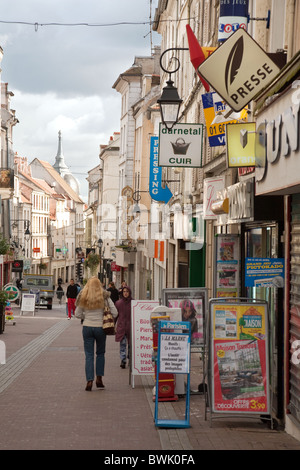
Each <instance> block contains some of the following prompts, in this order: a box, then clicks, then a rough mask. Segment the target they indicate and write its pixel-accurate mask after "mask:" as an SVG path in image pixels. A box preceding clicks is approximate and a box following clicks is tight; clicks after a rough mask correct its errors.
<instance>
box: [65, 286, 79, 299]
mask: <svg viewBox="0 0 300 470" xmlns="http://www.w3.org/2000/svg"><path fill="white" fill-rule="evenodd" d="M76 297H77V286H76V285H75V284H74V285H73V286H71V285H69V286H68V288H67V298H68V299H76Z"/></svg>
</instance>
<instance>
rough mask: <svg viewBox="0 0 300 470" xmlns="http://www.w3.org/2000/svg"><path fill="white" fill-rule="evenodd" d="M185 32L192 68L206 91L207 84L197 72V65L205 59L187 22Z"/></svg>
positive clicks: (207, 89)
mask: <svg viewBox="0 0 300 470" xmlns="http://www.w3.org/2000/svg"><path fill="white" fill-rule="evenodd" d="M186 32H187V37H188V42H189V50H190V58H191V62H192V64H193V66H194V69H195V70H196V72H197V74H198V76H199V78H200V80H201V82H202V84H203V86H204V88H205V90H206V91H209V84H208V83H207V82H206V81H205V80H204V78H202V77H201V75H200V74H199V72H198V67H199V65H200V64H202V62H204V61H205V55H204V52H203V50H202V47H201V46H200V44H199V42H198V41H197V38H196V36H195V34H194V33H193V31H192V29H191V27H190V25H189V24H187V25H186Z"/></svg>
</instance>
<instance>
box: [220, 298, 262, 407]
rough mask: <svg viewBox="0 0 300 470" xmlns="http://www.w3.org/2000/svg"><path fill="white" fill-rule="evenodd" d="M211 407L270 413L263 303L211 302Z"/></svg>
mask: <svg viewBox="0 0 300 470" xmlns="http://www.w3.org/2000/svg"><path fill="white" fill-rule="evenodd" d="M211 327H212V332H211V353H212V357H213V366H212V409H213V411H214V412H221V413H248V414H249V413H250V414H256V413H257V414H269V412H270V410H269V408H270V403H269V396H270V394H269V378H268V377H269V367H268V364H269V352H268V319H267V308H266V305H265V304H256V303H244V304H232V305H230V304H228V303H224V304H222V303H217V304H213V310H212V322H211Z"/></svg>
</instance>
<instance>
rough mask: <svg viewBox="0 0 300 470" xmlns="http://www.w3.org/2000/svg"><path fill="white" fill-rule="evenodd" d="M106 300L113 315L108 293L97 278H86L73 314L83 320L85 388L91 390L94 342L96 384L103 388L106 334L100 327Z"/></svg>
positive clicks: (111, 302) (114, 311) (114, 310)
mask: <svg viewBox="0 0 300 470" xmlns="http://www.w3.org/2000/svg"><path fill="white" fill-rule="evenodd" d="M105 302H107V303H108V306H109V308H110V311H111V313H112V315H113V317H114V318H115V319H116V317H117V315H118V311H117V309H116V307H115V305H114V303H113V301H112V300H111V299H110V293H109V292H107V291H106V290H104V289H103V287H102V284H101V282H100V281H99V279H98V278H96V277H92V278H91V279H89V280H88V282H87V283H86V285H85V287H84V288H83V290H82V291H81V293H80V297H79V298H78V302H77V306H76V310H75V316H76V318H79V319H80V320H83V328H82V336H83V344H84V352H85V375H86V380H87V384H86V388H85V389H86V390H87V391H91V390H92V387H93V381H94V377H95V369H94V364H95V344H96V376H97V378H96V386H97V387H98V388H102V389H103V388H104V385H103V381H102V377H103V376H104V365H105V345H106V335H105V333H104V331H103V329H102V321H103V309H104V303H105Z"/></svg>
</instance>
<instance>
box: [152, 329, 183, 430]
mask: <svg viewBox="0 0 300 470" xmlns="http://www.w3.org/2000/svg"><path fill="white" fill-rule="evenodd" d="M190 356H191V324H190V322H172V321H159V322H158V351H157V367H156V383H157V384H158V381H159V374H160V373H161V372H163V373H164V374H171V375H173V374H176V375H177V374H186V375H187V386H186V408H185V418H184V419H183V420H180V419H160V418H159V417H158V404H159V400H158V395H159V393H158V387H156V391H155V414H154V419H155V426H157V427H163V428H189V427H190Z"/></svg>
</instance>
